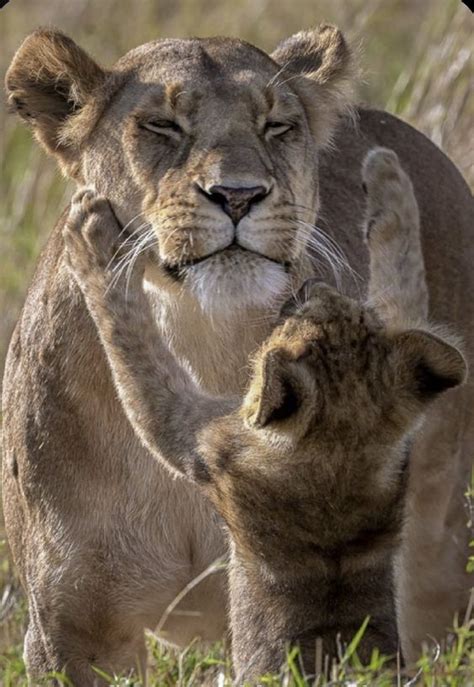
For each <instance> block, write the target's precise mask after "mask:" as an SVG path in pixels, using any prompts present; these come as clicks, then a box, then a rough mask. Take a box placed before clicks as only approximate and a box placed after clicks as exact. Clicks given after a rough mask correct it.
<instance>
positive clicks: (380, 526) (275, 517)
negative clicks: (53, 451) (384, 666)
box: [65, 149, 466, 684]
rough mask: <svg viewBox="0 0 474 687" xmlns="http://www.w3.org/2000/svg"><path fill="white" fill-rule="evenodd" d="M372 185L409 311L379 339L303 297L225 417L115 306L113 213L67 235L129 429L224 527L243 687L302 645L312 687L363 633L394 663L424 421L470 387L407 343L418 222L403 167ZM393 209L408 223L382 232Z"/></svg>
mask: <svg viewBox="0 0 474 687" xmlns="http://www.w3.org/2000/svg"><path fill="white" fill-rule="evenodd" d="M364 172H365V179H366V181H369V186H368V220H367V226H370V234H369V247H370V258H371V276H370V280H369V291H370V290H371V288H372V281H373V280H374V279H375V281H376V282H379V281H380V278H381V276H382V274H383V273H385V272H387V273H388V274H389V275H390V276H392V277H394V278H395V279H394V282H393V284H392V283H389V284H387V286H386V290H387V296H388V298H389V302H391V303H392V304H395V303H396V302H397V299H398V298H399V296H401V300H400V303H399V306H400V310H399V311H398V312H396V313H395V315H394V317H393V319H392V320H391V319H390V311H387V308H386V307H382V315H383V317H384V319H385V325H384V324H382V321H381V320H380V319H379V318H378V316H377V314H376V312H375V310H373V309H371V308H365V309H364V308H363V307H361V306H360V305H359V304H357V303H356V302H355V301H353V300H350V299H348V298H346V297H343V296H341V295H340V294H339V293H337V292H336V291H334V290H333V289H330V288H329V287H326V286H324V285H321V284H320V283H318V282H316V281H315V280H312V281H311V283H309V282H307V283H306V284H305V285H303V287H302V289H301V291H300V293H299V294H297V296H296V298H295V299H294V300H292V301H291V302H290V303H289V304H287V305H286V306H285V308H284V316H285V318H286V319H285V321H284V322H283V323H282V324H281V325H280V326H278V327H277V328H276V329H275V330H274V332H273V333H272V334H271V336H270V337H269V338H268V340H267V341H266V342H265V343H264V344H263V345H262V346H261V348H260V349H259V351H258V352H257V354H256V356H255V361H254V365H253V372H252V374H251V379H250V389H249V391H248V393H247V395H246V398H245V400H244V402H243V404H242V406H241V408H240V409H238V410H236V411H235V412H233V413H232V414H231V415H226V416H225V417H222V416H223V415H225V414H226V413H228V412H229V411H230V410H231V409H232V407H233V406H235V404H236V401H235V400H232V399H223V398H211V397H209V396H205V395H203V394H202V392H200V391H199V389H198V388H197V387H196V386H195V385H194V384H193V382H192V380H191V379H190V378H189V376H188V374H187V373H186V372H185V371H184V370H182V369H181V370H180V369H179V365H178V364H177V362H176V361H174V360H173V359H172V357H171V356H170V353H169V351H168V350H167V349H166V348H165V347H164V346H163V344H162V343H161V341H160V340H159V338H158V336H157V332H156V328H155V326H154V323H153V319H152V313H151V311H150V310H149V308H147V305H146V303H145V302H144V300H143V291H142V288H141V279H140V276H139V275H135V277H134V278H133V280H132V281H131V283H130V284H129V286H128V289H127V287H126V286H124V285H123V286H122V287H121V288H116V289H114V290H110V289H109V288H108V287H109V285H110V283H111V281H112V280H113V264H114V262H115V260H116V259H117V256H116V255H115V250H114V242H115V240H116V237H117V236H118V235H119V228H118V226H117V224H116V222H115V219H114V217H113V215H112V213H111V212H110V209H109V206H108V204H107V202H106V201H105V200H101V199H100V198H97V197H96V195H95V194H94V193H93V192H91V191H85V192H84V193H81V194H78V195H77V196H76V198H75V200H74V202H73V207H72V210H71V214H70V217H69V219H68V222H67V223H66V229H65V238H66V245H67V248H68V256H69V260H70V265H71V269H72V271H73V273H74V275H75V277H76V279H77V281H78V283H79V284H80V286H81V289H82V291H83V293H84V296H85V298H86V302H87V304H88V307H89V310H90V312H91V313H92V315H93V317H94V320H95V322H96V324H97V326H98V330H99V333H100V336H101V339H102V342H103V344H104V347H105V350H106V353H107V356H108V359H109V362H110V366H111V369H112V372H113V376H114V379H115V384H116V387H117V391H118V393H119V395H120V398H121V400H122V403H123V405H124V409H125V412H126V413H127V416H128V417H129V420H130V422H131V423H132V425H133V427H134V428H135V430H136V431H137V433H138V434H139V435H140V436H141V437H142V439H143V441H144V443H145V444H146V445H147V446H148V447H149V448H150V450H151V451H152V453H153V454H154V455H155V456H156V457H157V458H158V459H159V460H160V461H164V463H165V465H167V466H168V467H170V468H171V469H172V470H173V471H174V470H176V471H177V472H178V473H181V474H183V475H186V476H187V477H188V478H190V479H191V480H192V481H194V482H196V483H197V484H198V485H199V486H200V487H201V488H202V489H203V491H204V493H205V494H206V495H207V496H208V498H209V499H210V500H211V501H212V503H213V504H214V506H215V507H216V509H217V511H218V513H219V514H220V515H221V516H222V518H223V520H224V521H225V523H226V525H227V528H228V531H229V534H230V540H231V546H230V550H231V561H230V573H229V584H230V618H231V631H232V645H233V660H234V666H235V670H236V674H237V684H241V683H243V682H244V681H245V682H247V681H248V680H249V679H253V680H255V679H258V678H259V677H260V676H261V675H263V674H264V673H266V672H277V671H278V670H279V668H280V666H281V664H282V663H283V661H284V657H285V650H286V649H287V648H288V647H290V646H292V645H295V644H297V645H299V646H300V648H301V651H302V660H303V662H304V666H305V668H306V670H307V671H311V670H312V669H313V667H314V664H315V646H316V641H317V639H318V638H320V639H321V640H322V651H323V654H324V655H325V654H328V655H329V659H330V660H331V659H332V658H335V657H336V656H337V639H336V638H337V637H338V636H339V637H340V641H341V642H348V641H350V640H351V639H352V637H353V635H354V634H355V633H356V632H357V630H358V629H359V627H360V626H361V625H362V623H363V622H364V620H365V619H366V617H368V616H369V617H370V622H369V624H368V627H367V629H366V632H365V634H364V637H363V639H362V641H361V643H360V645H359V649H358V652H359V656H360V658H361V659H362V660H369V659H370V657H371V655H372V651H373V650H374V649H375V648H378V649H379V650H380V651H382V652H383V653H384V654H385V655H392V656H394V655H395V653H396V652H397V650H398V638H397V627H396V613H395V595H394V579H393V578H394V560H395V557H396V554H397V552H398V549H399V543H400V538H401V531H402V523H403V511H404V504H405V494H406V486H407V477H408V467H409V452H410V443H411V441H412V439H413V432H414V430H415V429H416V428H417V426H418V425H419V419H420V417H421V414H422V412H423V411H424V410H425V408H426V406H427V404H428V403H429V402H431V401H432V400H433V399H434V398H435V397H436V396H437V395H439V393H441V392H442V391H444V390H446V389H449V388H452V387H454V386H457V385H459V384H460V383H461V382H462V381H463V379H464V377H465V374H466V365H465V362H464V359H463V357H462V355H461V354H460V353H459V351H458V350H457V349H456V348H454V347H452V346H451V345H450V344H448V343H446V342H445V341H443V340H442V339H440V338H439V337H436V336H433V335H432V334H430V333H429V332H427V331H424V330H415V329H405V330H404V329H400V327H399V323H400V320H401V308H402V307H403V304H404V303H406V302H407V303H409V304H410V306H411V307H410V310H409V312H408V313H407V315H408V318H410V317H411V318H415V319H423V318H424V317H425V311H426V308H425V305H426V289H425V288H424V284H423V283H422V282H421V283H420V282H414V281H413V279H412V278H411V268H412V263H411V262H410V261H403V260H401V258H403V252H402V253H400V252H399V250H400V248H402V249H403V247H404V245H405V242H408V243H409V244H411V245H412V246H414V247H416V246H418V248H419V241H420V237H419V222H418V209H417V205H416V201H415V199H414V196H413V192H412V188H411V184H410V181H409V179H408V177H407V176H406V175H405V174H404V173H403V172H402V170H401V169H400V166H399V164H398V160H397V157H396V155H395V154H394V153H392V152H391V151H386V150H383V149H377V150H375V151H372V152H371V153H370V156H369V158H368V160H367V162H366V165H365V170H364ZM409 197H411V201H409V199H408V198H409ZM384 199H385V200H386V201H387V205H386V206H385V205H384V203H383V200H384ZM408 203H409V204H410V207H411V211H409V210H407V209H406V206H407V204H408ZM375 208H376V210H375ZM398 208H400V211H399V212H397V214H396V217H399V218H400V219H399V221H397V222H396V223H395V224H394V223H393V222H392V223H389V222H387V216H388V217H389V218H392V217H393V216H394V215H393V213H394V211H397V209H398ZM400 239H401V240H400ZM417 256H418V260H419V261H422V260H423V257H422V254H421V251H420V250H418V251H417ZM416 267H417V268H418V270H420V269H422V267H423V265H422V264H421V265H420V264H418V265H416ZM418 286H421V292H419V291H418ZM412 288H414V292H413V293H412V294H409V293H405V289H406V290H410V289H412ZM392 289H393V294H392ZM417 302H418V306H416V305H415V304H416V303H417ZM397 325H398V326H397ZM218 417H220V419H219V420H216V418H218Z"/></svg>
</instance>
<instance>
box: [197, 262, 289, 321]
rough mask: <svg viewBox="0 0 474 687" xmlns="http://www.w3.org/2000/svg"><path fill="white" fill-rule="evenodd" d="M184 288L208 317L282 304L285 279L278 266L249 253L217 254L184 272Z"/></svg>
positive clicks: (285, 275) (282, 271) (286, 283)
mask: <svg viewBox="0 0 474 687" xmlns="http://www.w3.org/2000/svg"><path fill="white" fill-rule="evenodd" d="M185 285H186V286H187V287H188V288H189V289H190V291H191V292H192V293H193V295H194V296H195V298H196V299H197V300H198V302H199V304H200V306H201V308H202V309H203V310H204V311H205V312H207V313H209V314H210V315H216V316H225V315H228V314H229V313H234V314H235V311H236V310H247V309H253V308H257V309H266V308H272V307H273V306H275V305H276V304H277V303H278V302H280V301H281V300H282V298H283V297H284V295H285V293H286V292H287V291H288V287H289V277H288V275H287V273H286V271H285V269H284V267H283V266H282V265H278V264H277V263H275V262H271V261H270V260H266V259H265V258H262V257H259V256H258V255H253V254H251V253H249V254H246V253H240V252H239V253H236V254H232V253H231V254H219V255H216V256H213V257H211V258H209V259H208V260H206V261H204V262H201V263H199V264H198V265H195V266H193V267H190V268H188V270H187V274H186V278H185Z"/></svg>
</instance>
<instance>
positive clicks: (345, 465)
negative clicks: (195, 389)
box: [201, 280, 466, 572]
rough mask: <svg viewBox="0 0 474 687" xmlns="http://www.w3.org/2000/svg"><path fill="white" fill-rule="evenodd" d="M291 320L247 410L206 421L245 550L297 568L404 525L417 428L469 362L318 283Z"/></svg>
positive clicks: (212, 483)
mask: <svg viewBox="0 0 474 687" xmlns="http://www.w3.org/2000/svg"><path fill="white" fill-rule="evenodd" d="M283 317H284V321H283V322H282V323H281V324H280V325H279V326H277V327H276V329H275V330H274V331H273V333H272V334H271V335H270V337H269V338H268V339H267V341H266V342H265V343H264V344H263V345H262V347H261V349H260V351H259V352H258V353H257V355H256V357H255V360H254V363H253V374H252V375H251V381H250V386H249V390H248V392H247V395H246V397H245V398H244V400H243V403H242V405H241V407H240V410H239V411H238V413H236V414H235V415H233V416H231V417H226V418H221V419H219V420H217V421H216V422H215V423H214V424H213V425H211V426H210V427H209V428H208V429H207V430H206V433H205V434H204V435H203V442H202V447H201V449H202V450H201V455H202V456H203V459H204V460H205V462H206V467H207V472H206V475H207V477H208V481H207V482H206V484H205V488H206V490H207V493H208V495H209V496H210V498H211V500H212V501H213V503H214V505H215V507H216V509H217V510H218V511H219V512H220V513H221V515H222V516H223V518H224V520H225V521H226V523H227V525H228V527H229V530H230V531H231V533H232V536H233V540H234V542H235V543H236V545H237V546H238V547H239V548H240V550H241V551H243V550H245V551H246V552H247V554H246V555H248V556H249V557H250V558H254V559H255V560H257V561H258V560H265V561H267V562H269V561H271V562H272V565H276V566H281V567H282V569H283V570H285V569H287V568H288V561H289V560H291V561H292V563H291V566H290V568H291V570H292V571H293V572H295V571H296V569H297V568H298V569H300V567H299V566H300V565H301V566H302V567H303V568H304V566H305V565H306V564H308V562H309V561H310V560H313V557H315V556H316V558H317V557H318V556H319V553H320V552H321V551H323V550H324V551H327V550H331V551H335V550H338V547H339V548H340V547H341V546H344V545H345V543H347V542H350V541H352V540H354V541H356V540H357V537H358V536H359V534H360V533H361V532H370V531H371V530H372V529H373V528H374V527H378V526H380V525H381V524H382V523H383V526H384V527H385V526H387V527H388V528H392V529H391V531H392V532H396V531H397V528H399V527H400V523H401V518H402V513H403V507H404V493H405V488H406V477H407V470H406V468H407V467H408V461H409V448H410V444H411V440H412V438H413V432H414V430H416V429H417V426H418V424H419V422H420V420H421V418H422V415H423V412H424V411H425V410H426V409H427V407H428V405H429V404H430V403H431V402H432V401H434V399H436V398H437V397H438V396H439V395H440V394H442V393H443V392H444V391H446V390H448V389H452V388H454V387H456V386H458V385H460V384H461V383H462V382H463V380H464V378H465V376H466V363H465V360H464V358H463V356H462V354H461V353H460V352H459V350H458V349H457V348H456V347H455V346H453V345H452V344H451V343H449V342H448V341H447V340H445V339H444V338H441V337H439V336H437V335H435V334H433V333H431V332H428V331H423V330H416V329H410V330H405V331H401V330H395V329H392V328H390V327H389V326H387V325H386V324H384V323H383V322H382V320H381V319H380V318H379V316H378V315H377V313H376V312H375V311H373V310H371V309H370V308H368V307H366V306H363V305H361V304H359V303H357V302H356V301H354V300H351V299H349V298H347V297H345V296H342V295H341V294H339V293H338V292H337V291H335V290H334V289H332V288H330V287H328V286H326V285H324V284H320V283H317V282H316V283H315V282H314V281H313V280H312V281H310V282H309V283H306V284H305V285H304V286H303V287H302V289H301V291H300V292H299V294H298V295H297V298H296V299H295V301H293V302H292V303H290V304H289V305H288V306H286V307H285V308H284V309H283ZM374 523H375V524H374ZM369 539H370V538H369ZM394 541H395V536H394V537H393V539H392V540H390V542H389V544H388V545H389V546H392V544H393V542H394Z"/></svg>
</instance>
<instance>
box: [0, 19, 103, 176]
mask: <svg viewBox="0 0 474 687" xmlns="http://www.w3.org/2000/svg"><path fill="white" fill-rule="evenodd" d="M106 76H107V72H105V71H104V70H103V69H101V68H100V67H99V66H98V65H97V64H96V63H95V62H94V60H92V59H91V58H90V57H89V56H88V55H87V54H86V53H85V52H84V50H82V49H81V48H80V47H79V46H78V45H76V43H74V41H73V40H71V39H70V38H68V37H67V36H65V35H64V34H63V33H61V32H59V31H56V30H49V29H38V30H37V31H34V32H33V33H32V34H30V35H29V36H28V37H27V38H26V39H25V40H24V42H23V43H22V45H21V46H20V48H19V49H18V50H17V52H16V54H15V56H14V58H13V61H12V63H11V65H10V68H9V69H8V72H7V75H6V79H5V86H6V91H7V96H8V102H9V106H10V108H11V109H12V110H13V111H15V112H17V113H18V114H19V115H20V117H22V118H23V119H24V120H26V121H27V122H28V123H29V124H31V126H32V127H33V129H34V132H35V135H36V137H37V138H38V140H39V141H40V142H41V143H42V144H43V146H44V147H45V148H46V149H47V150H48V151H49V152H51V153H53V154H55V155H57V156H59V158H60V161H61V162H63V163H64V166H65V167H66V171H70V170H69V169H68V161H69V159H70V157H71V151H70V150H69V149H68V147H67V146H66V145H65V144H64V142H63V140H62V137H61V133H62V127H63V125H64V124H65V123H66V121H67V119H68V118H69V117H70V116H71V115H72V114H75V113H77V112H78V111H79V110H81V109H82V108H83V107H84V105H85V104H86V102H87V101H88V99H89V98H90V96H91V94H92V93H93V92H94V91H95V90H96V89H97V88H99V87H100V86H101V84H103V82H104V80H105V78H106Z"/></svg>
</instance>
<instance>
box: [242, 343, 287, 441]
mask: <svg viewBox="0 0 474 687" xmlns="http://www.w3.org/2000/svg"><path fill="white" fill-rule="evenodd" d="M291 362H295V360H293V361H291V359H289V358H288V355H287V353H285V352H283V351H281V350H279V349H276V350H272V351H269V352H268V353H266V354H265V355H264V357H263V359H262V360H261V361H260V362H259V364H258V366H257V368H256V370H255V373H254V376H253V378H252V382H251V386H250V389H249V391H248V393H247V395H246V397H245V400H244V403H243V406H242V411H241V412H242V416H243V418H244V420H245V422H246V423H247V424H248V425H249V426H250V427H255V428H262V427H266V426H267V425H269V424H270V423H273V422H278V421H282V420H286V419H287V418H289V417H291V416H292V415H294V414H295V413H296V412H297V410H298V409H299V407H300V405H301V398H300V391H299V385H298V382H297V379H296V377H295V375H294V371H292V370H291V367H290V365H291Z"/></svg>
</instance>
